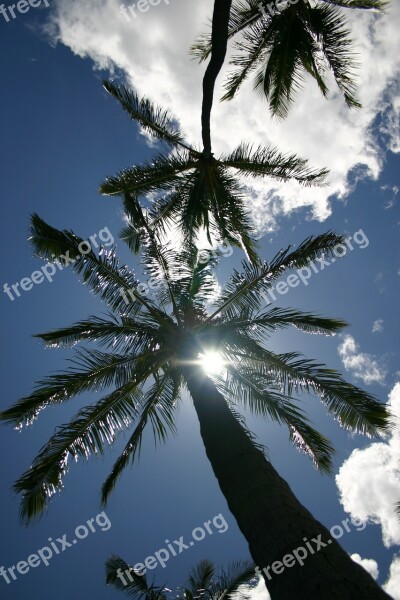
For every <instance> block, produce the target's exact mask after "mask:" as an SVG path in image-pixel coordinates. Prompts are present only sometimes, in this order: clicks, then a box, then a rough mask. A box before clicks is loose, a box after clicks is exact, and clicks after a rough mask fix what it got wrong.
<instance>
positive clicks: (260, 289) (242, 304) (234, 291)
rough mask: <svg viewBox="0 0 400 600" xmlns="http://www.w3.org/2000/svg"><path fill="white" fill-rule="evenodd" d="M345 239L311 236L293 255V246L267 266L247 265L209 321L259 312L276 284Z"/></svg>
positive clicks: (231, 282)
mask: <svg viewBox="0 0 400 600" xmlns="http://www.w3.org/2000/svg"><path fill="white" fill-rule="evenodd" d="M342 242H343V238H342V237H341V236H338V235H336V234H334V233H331V232H328V233H325V234H322V235H319V236H315V237H313V236H310V237H309V238H307V239H306V240H304V241H303V242H302V243H301V244H300V245H299V246H298V248H297V249H295V250H293V251H292V252H290V248H291V247H290V246H289V247H288V248H286V250H281V251H280V252H279V253H278V254H277V255H276V256H275V257H274V258H273V259H272V261H271V262H270V263H264V264H263V265H257V264H253V265H248V264H246V263H242V264H243V272H242V273H239V272H238V271H236V270H235V271H234V274H233V276H232V277H231V279H230V280H229V281H228V283H226V284H225V286H224V288H223V290H222V293H221V295H220V297H219V298H218V300H217V302H216V303H215V305H216V307H217V308H216V310H215V311H214V312H213V313H212V315H211V316H210V317H209V318H208V319H207V322H210V321H211V320H212V319H214V318H215V317H216V316H217V315H220V314H225V315H226V316H228V318H229V316H232V317H234V316H235V315H237V314H240V312H241V311H242V310H243V309H247V308H252V309H254V310H258V309H259V308H260V306H261V304H262V294H263V293H265V292H266V291H268V288H270V287H271V284H272V283H273V281H275V280H276V279H277V278H278V277H280V276H281V275H282V274H283V273H284V272H285V271H287V270H288V269H294V268H302V267H306V266H307V264H309V262H310V261H312V260H314V259H315V258H318V257H320V256H322V255H324V254H326V255H328V256H329V255H331V254H332V252H333V249H334V248H335V246H336V245H337V244H340V243H342Z"/></svg>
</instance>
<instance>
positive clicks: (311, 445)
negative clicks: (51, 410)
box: [0, 215, 387, 600]
mask: <svg viewBox="0 0 400 600" xmlns="http://www.w3.org/2000/svg"><path fill="white" fill-rule="evenodd" d="M31 227H32V237H31V241H32V244H33V246H34V248H35V250H36V253H37V254H38V255H39V256H41V257H43V258H46V259H47V260H50V261H54V260H55V257H57V256H58V257H60V256H61V255H63V256H64V257H66V258H65V260H68V262H69V259H68V256H69V255H70V256H71V257H73V258H75V262H74V263H73V264H72V265H71V268H72V269H73V270H74V271H75V272H77V273H78V274H80V275H81V277H82V279H83V281H84V282H85V283H86V284H87V285H88V287H89V288H90V289H91V290H92V291H93V292H94V293H96V294H98V295H99V296H100V298H101V299H102V300H103V301H105V303H106V304H107V305H108V307H109V309H110V310H111V311H112V313H111V314H110V315H109V316H108V317H107V318H96V317H90V318H89V319H87V320H86V321H81V322H79V323H77V324H75V325H73V326H71V327H66V328H62V329H58V330H55V331H52V332H49V333H45V334H40V335H38V336H37V337H39V338H40V339H42V340H44V342H45V343H46V345H47V346H48V347H59V346H74V345H75V344H76V343H78V342H81V341H86V342H90V341H92V342H93V341H97V342H98V343H99V344H100V345H102V346H104V347H105V348H106V349H107V350H108V351H105V352H104V351H100V350H96V349H90V350H83V351H81V352H78V354H77V357H76V358H75V361H74V362H75V366H74V368H73V369H70V370H68V371H66V372H63V373H60V374H58V375H52V376H50V377H47V378H45V379H44V380H42V381H40V382H39V383H38V385H37V388H36V389H35V390H34V391H33V393H32V394H31V395H30V396H28V397H26V398H23V399H21V400H19V401H18V402H17V403H16V404H15V405H14V406H12V407H11V408H9V409H8V410H5V411H4V412H2V413H1V414H0V418H1V419H2V420H3V421H7V422H10V423H13V424H14V425H15V426H17V427H22V426H23V425H24V424H30V423H31V422H32V421H34V420H35V418H36V417H37V416H38V414H39V413H40V411H41V410H43V409H44V408H46V407H48V406H51V405H57V404H60V403H63V402H66V401H68V400H69V399H71V398H72V397H74V396H77V395H78V394H82V393H84V392H87V391H96V392H100V391H104V390H107V391H108V393H107V394H106V395H105V396H104V397H102V398H101V399H99V400H98V401H97V402H96V403H94V404H92V405H90V406H87V407H85V408H83V409H82V410H80V411H79V412H78V413H77V415H76V416H75V417H74V418H73V419H72V421H71V422H70V423H68V424H66V425H63V426H62V427H60V428H58V429H57V430H56V432H55V433H54V435H52V437H51V438H50V440H49V441H48V443H47V444H46V445H45V446H44V447H43V448H42V450H41V451H40V452H39V454H38V456H37V457H36V458H35V460H34V461H33V463H32V466H31V468H30V469H29V470H28V471H27V472H26V473H24V474H23V475H22V476H21V477H20V479H19V480H18V481H17V482H16V484H15V490H16V492H18V493H20V494H21V495H22V499H21V517H22V519H23V520H25V521H26V522H29V521H31V520H32V519H34V518H35V517H38V516H39V515H40V514H41V513H42V511H43V509H44V508H45V506H46V505H47V503H48V500H49V497H50V496H52V495H53V494H54V493H55V492H56V491H59V490H61V489H62V487H63V478H64V475H65V473H66V471H67V469H68V463H69V460H70V459H71V458H75V459H78V458H79V457H83V458H85V459H87V458H88V457H89V456H91V455H93V454H100V453H102V452H103V450H104V447H105V446H107V444H111V443H112V442H113V441H114V440H115V438H116V435H117V433H118V431H119V430H121V429H123V428H125V427H129V426H130V425H131V424H132V423H135V424H134V427H133V431H132V434H131V436H130V438H129V441H128V443H127V444H126V446H125V448H124V450H123V452H122V454H121V455H120V456H119V458H118V459H117V460H116V462H115V464H114V467H113V469H112V471H111V473H110V475H109V476H108V477H107V479H106V481H105V482H104V484H103V487H102V501H103V503H105V502H106V501H107V499H108V497H109V495H110V493H111V491H112V490H113V489H114V487H115V485H116V482H117V480H118V478H119V477H120V475H121V473H122V471H123V470H124V468H125V467H126V466H127V465H128V464H129V463H131V462H132V461H133V460H134V459H135V457H136V456H137V453H138V450H139V449H140V445H141V441H142V436H143V432H144V430H145V428H146V425H147V424H150V425H151V429H152V430H153V432H154V435H155V438H156V439H158V440H165V439H166V437H167V434H168V431H173V430H174V421H175V414H176V410H177V408H178V404H179V401H180V399H181V392H182V388H183V387H184V386H185V387H186V388H187V389H188V391H189V394H190V397H191V398H192V401H193V404H194V408H195V410H196V413H197V416H198V419H199V422H200V432H201V436H202V439H203V442H204V446H205V450H206V453H207V456H208V458H209V460H210V462H211V465H212V468H213V471H214V474H215V476H216V477H217V480H218V483H219V485H220V488H221V490H222V492H223V494H224V496H225V498H226V500H227V502H228V505H229V508H230V510H231V512H232V514H233V515H234V516H235V518H236V520H237V522H238V525H239V527H240V529H241V531H242V532H243V534H244V536H245V537H246V539H247V541H248V543H249V548H250V553H251V555H252V557H253V560H254V561H255V563H256V564H257V565H259V566H260V567H262V568H263V567H267V565H271V564H272V563H273V562H274V561H277V560H280V559H281V558H282V557H283V556H284V555H285V554H287V552H289V551H290V550H292V549H295V548H297V547H298V546H299V545H302V543H303V541H302V540H303V539H304V538H307V539H308V540H310V539H312V538H313V537H314V538H318V537H319V536H321V539H323V540H325V542H326V540H328V539H329V537H330V536H329V532H328V531H327V530H326V529H325V528H324V527H323V525H322V524H321V523H319V522H317V521H316V520H315V519H314V518H313V517H312V515H311V514H310V513H309V512H308V511H307V510H306V509H305V508H304V507H303V506H302V505H301V504H300V503H299V502H298V501H297V499H296V498H295V496H294V495H293V493H292V492H291V490H290V488H289V486H288V485H287V483H286V482H285V481H283V480H282V479H281V478H280V476H279V475H278V473H277V472H276V471H275V469H274V468H273V466H272V465H271V463H270V462H269V461H268V460H267V459H266V457H265V455H264V453H263V451H262V449H261V448H260V447H258V446H257V444H256V443H255V442H254V439H253V437H252V435H251V434H250V433H249V432H248V430H247V429H246V427H245V426H244V424H243V423H242V422H241V416H240V413H239V409H240V408H241V407H242V408H247V409H249V410H250V411H252V412H253V413H255V414H257V415H260V416H263V417H266V418H268V419H271V420H273V421H277V422H278V423H281V424H284V425H286V426H287V427H288V431H289V438H290V439H291V441H292V442H293V443H294V444H295V446H297V447H298V448H299V449H300V450H301V451H303V452H305V453H307V454H308V455H309V456H310V457H311V458H312V460H313V462H314V463H315V465H316V466H317V467H318V468H320V469H321V470H322V471H323V472H329V471H330V470H331V457H332V452H333V447H332V445H331V443H330V442H329V441H328V440H327V439H326V438H325V437H324V436H322V435H321V434H320V433H318V432H317V431H316V430H315V429H314V428H313V427H312V426H311V424H310V422H309V420H308V418H307V416H306V415H305V413H304V412H303V411H302V409H301V408H300V406H299V395H301V394H302V393H315V394H316V395H317V396H319V397H320V398H321V400H322V401H323V403H324V404H325V406H326V408H327V410H328V411H329V412H330V413H332V414H333V415H334V416H335V417H336V418H337V419H338V420H339V422H340V423H341V424H342V425H343V426H344V427H346V428H347V429H349V430H351V431H358V432H361V433H363V434H368V435H375V434H376V433H377V432H378V431H379V430H384V429H385V428H386V423H387V414H386V409H385V407H384V405H382V404H380V403H379V402H378V401H377V400H376V399H374V398H373V397H372V396H370V395H369V394H367V393H366V392H363V391H362V390H360V389H358V388H356V387H354V386H353V385H350V384H348V383H346V382H345V381H344V380H343V379H342V377H341V376H340V374H339V373H337V372H336V371H333V370H332V369H328V368H326V367H324V366H323V365H321V364H318V363H316V362H314V361H312V360H308V359H306V358H304V357H303V356H302V355H300V354H298V353H296V352H290V353H279V354H277V353H275V352H274V351H273V350H272V348H271V343H270V341H269V338H270V334H271V333H272V332H274V331H276V330H278V329H281V328H284V327H288V326H290V325H293V326H295V327H296V328H298V329H300V330H303V331H305V332H310V333H323V334H332V333H336V332H338V331H340V330H341V329H342V328H343V327H344V326H345V323H344V322H343V321H341V320H337V319H329V318H324V317H320V316H317V315H312V314H309V313H303V312H300V311H296V310H291V309H280V308H272V309H269V310H262V303H263V300H262V295H263V294H264V293H265V292H266V291H268V289H269V288H270V286H271V284H272V283H273V282H275V281H276V280H277V279H278V278H279V277H280V276H281V275H282V274H283V273H284V272H286V271H287V270H289V269H293V268H301V267H304V266H305V265H307V263H308V261H310V260H313V259H315V258H316V257H319V256H322V255H324V254H326V255H330V254H331V253H332V251H333V248H334V247H335V245H336V244H337V243H340V242H341V241H342V238H341V237H339V236H336V235H334V234H333V233H328V234H325V235H321V236H317V237H310V238H308V239H307V240H305V241H304V242H303V243H302V244H300V245H299V246H298V247H297V248H295V249H290V248H288V249H286V250H285V251H282V252H280V253H278V254H277V255H276V256H275V257H274V258H273V259H272V260H271V261H270V262H265V263H263V264H256V265H250V264H248V263H244V264H243V273H239V272H237V271H234V273H233V275H232V277H231V279H230V280H229V281H228V283H227V284H226V285H225V286H224V288H223V290H222V293H221V294H220V296H219V297H218V298H217V299H215V280H214V274H213V269H212V267H213V265H214V264H215V260H216V259H214V258H213V257H210V261H209V262H208V263H206V262H205V261H204V259H203V257H202V258H201V260H199V253H198V251H197V250H196V248H195V247H194V246H191V247H190V248H188V249H185V250H183V251H180V252H177V251H175V250H172V249H171V248H169V247H168V246H161V245H159V244H157V243H155V241H154V237H153V236H151V235H147V236H146V235H145V234H143V238H144V240H143V264H144V268H145V271H146V273H147V274H148V275H150V276H151V277H152V278H156V280H157V281H159V284H160V285H159V288H158V289H156V290H155V292H154V294H155V297H154V298H150V297H143V296H141V295H140V294H139V292H138V289H137V283H138V282H137V280H136V277H135V275H134V273H132V272H130V271H129V269H128V268H127V267H126V266H122V267H121V266H119V264H118V260H117V258H116V256H115V253H114V251H109V252H105V251H103V250H102V251H101V252H100V255H99V256H97V255H96V254H95V253H94V252H92V251H91V252H90V253H87V254H86V255H85V256H81V255H80V252H79V248H80V244H81V242H82V240H81V238H79V237H78V236H76V235H75V234H74V233H72V232H70V231H66V230H64V231H59V230H57V229H54V228H53V227H51V226H49V225H47V224H46V223H45V222H44V221H43V220H41V219H40V218H39V217H38V216H37V215H34V216H33V218H32V226H31ZM59 260H60V259H59ZM61 260H62V261H64V258H62V259H61ZM208 302H212V304H213V306H212V309H211V310H210V311H207V303H208ZM210 351H213V352H218V353H219V356H220V357H221V359H223V361H224V370H223V372H222V373H221V374H220V375H219V376H218V377H217V376H216V377H214V378H213V379H211V378H210V377H208V376H206V375H205V374H204V372H203V370H202V368H201V365H202V356H204V354H205V353H207V352H210ZM111 387H114V388H115V389H114V391H109V388H111ZM265 579H266V583H267V587H268V589H269V591H270V593H271V597H272V599H273V600H275V598H278V597H279V600H283V599H285V598H292V597H293V596H294V595H295V594H296V595H297V597H299V598H306V597H307V598H317V597H318V598H324V599H325V598H326V599H327V600H330V599H332V598H337V597H338V593H340V597H341V598H343V599H345V600H347V599H349V600H350V599H351V600H354V598H360V597H363V598H387V596H386V595H385V594H384V592H382V591H381V590H380V588H379V587H378V586H377V585H376V583H375V582H374V581H373V580H372V578H371V577H370V576H369V575H368V574H367V573H366V572H365V571H364V570H363V569H362V568H361V567H360V566H358V565H356V564H355V563H353V561H351V559H350V558H349V556H348V555H347V554H346V553H345V552H344V551H343V550H342V549H341V547H340V546H339V545H338V544H337V542H336V541H335V540H331V542H329V545H328V544H327V543H326V544H325V547H324V548H322V549H321V550H320V551H319V552H318V553H315V554H314V555H313V557H312V559H310V560H309V562H308V563H305V564H304V566H303V567H302V568H301V569H300V568H298V569H297V570H296V571H295V570H293V573H292V572H290V575H287V574H286V576H284V577H276V578H273V579H272V581H269V580H267V577H266V576H265ZM359 590H362V592H360V593H359ZM360 594H361V595H360ZM363 594H364V595H363Z"/></svg>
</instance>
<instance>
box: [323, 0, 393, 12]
mask: <svg viewBox="0 0 400 600" xmlns="http://www.w3.org/2000/svg"><path fill="white" fill-rule="evenodd" d="M324 2H326V3H327V4H333V5H334V6H339V7H342V8H360V9H364V10H377V11H379V12H382V11H384V10H385V9H386V8H387V7H388V6H390V2H389V0H324Z"/></svg>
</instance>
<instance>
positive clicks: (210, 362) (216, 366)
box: [199, 350, 225, 375]
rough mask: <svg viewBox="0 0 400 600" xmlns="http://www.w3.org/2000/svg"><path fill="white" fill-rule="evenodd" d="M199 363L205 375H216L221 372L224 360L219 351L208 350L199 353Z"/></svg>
mask: <svg viewBox="0 0 400 600" xmlns="http://www.w3.org/2000/svg"><path fill="white" fill-rule="evenodd" d="M199 359H200V365H201V368H202V369H203V371H204V372H205V373H206V374H207V375H218V374H219V373H222V371H223V370H224V366H225V361H224V359H223V358H222V356H221V354H220V353H219V352H215V351H213V350H209V351H208V352H204V354H200V355H199Z"/></svg>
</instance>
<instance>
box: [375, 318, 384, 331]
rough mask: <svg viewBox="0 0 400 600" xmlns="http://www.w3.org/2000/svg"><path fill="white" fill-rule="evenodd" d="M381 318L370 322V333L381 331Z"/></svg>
mask: <svg viewBox="0 0 400 600" xmlns="http://www.w3.org/2000/svg"><path fill="white" fill-rule="evenodd" d="M383 323H384V321H383V319H377V320H376V321H374V322H373V323H372V333H381V331H383Z"/></svg>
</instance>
